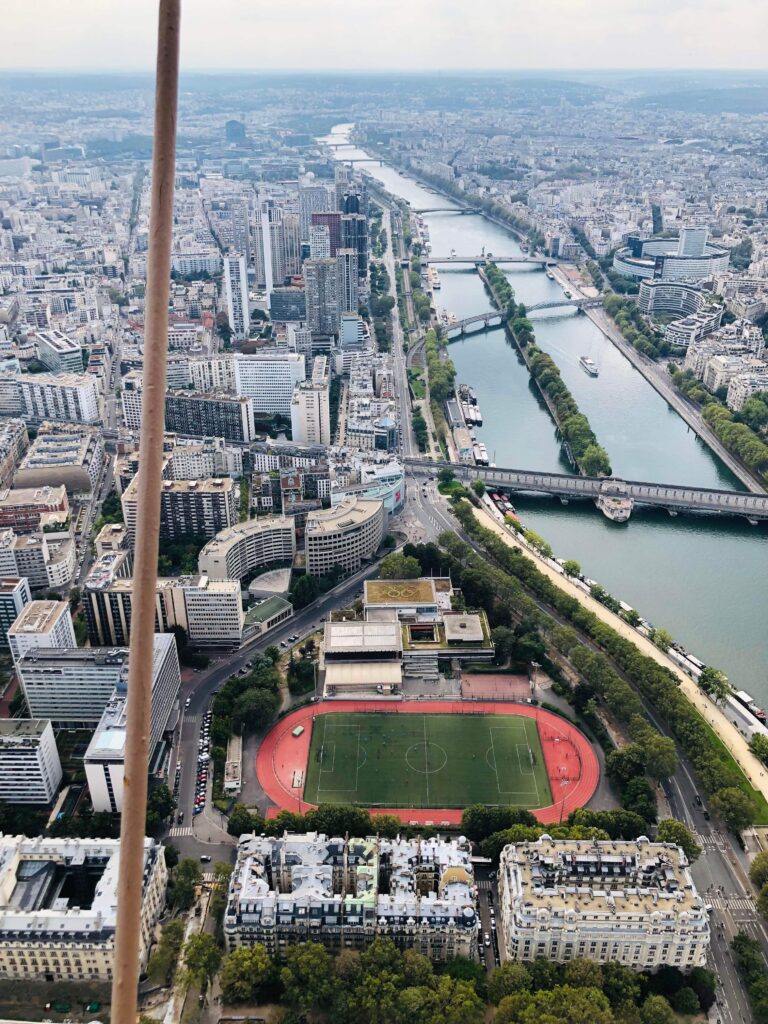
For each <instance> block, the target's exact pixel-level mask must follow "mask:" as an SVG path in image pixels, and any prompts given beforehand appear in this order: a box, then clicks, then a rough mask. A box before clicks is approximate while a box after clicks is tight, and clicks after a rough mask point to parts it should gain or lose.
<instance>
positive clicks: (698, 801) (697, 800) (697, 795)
mask: <svg viewBox="0 0 768 1024" xmlns="http://www.w3.org/2000/svg"><path fill="white" fill-rule="evenodd" d="M701 803H702V801H701V797H700V796H699V794H698V793H697V794H696V805H697V806H698V807H701Z"/></svg>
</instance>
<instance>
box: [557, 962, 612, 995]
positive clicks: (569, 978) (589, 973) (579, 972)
mask: <svg viewBox="0 0 768 1024" xmlns="http://www.w3.org/2000/svg"><path fill="white" fill-rule="evenodd" d="M563 982H564V984H566V985H573V987H574V988H596V989H600V988H602V984H603V975H602V971H601V969H600V965H599V964H597V963H595V962H594V960H587V959H586V957H583V956H579V957H575V958H574V959H573V960H571V961H570V962H569V963H567V964H566V965H565V970H564V972H563Z"/></svg>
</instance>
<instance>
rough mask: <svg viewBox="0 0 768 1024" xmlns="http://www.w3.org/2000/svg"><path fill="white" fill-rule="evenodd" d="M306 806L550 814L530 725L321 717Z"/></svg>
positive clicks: (461, 717)
mask: <svg viewBox="0 0 768 1024" xmlns="http://www.w3.org/2000/svg"><path fill="white" fill-rule="evenodd" d="M304 799H305V800H307V801H308V802H310V803H314V804H320V803H332V804H339V803H345V804H349V803H357V804H363V805H364V806H366V807H376V806H379V807H423V808H428V807H435V808H441V807H442V808H456V807H466V806H467V805H468V804H475V803H483V804H503V805H510V804H513V805H515V806H516V807H529V808H533V807H547V806H549V805H550V804H551V803H552V794H551V791H550V788H549V780H548V778H547V771H546V767H545V764H544V756H543V754H542V751H541V742H540V740H539V731H538V728H537V726H536V722H535V720H534V719H533V718H524V717H521V716H515V715H480V714H474V715H472V714H467V715H465V714H456V715H445V714H426V715H422V714H405V713H402V714H400V713H398V714H393V713H387V712H381V713H379V712H369V713H360V714H347V713H343V714H326V715H319V716H318V718H317V719H316V720H315V722H314V725H313V727H312V740H311V744H310V750H309V761H308V763H307V773H306V781H305V786H304Z"/></svg>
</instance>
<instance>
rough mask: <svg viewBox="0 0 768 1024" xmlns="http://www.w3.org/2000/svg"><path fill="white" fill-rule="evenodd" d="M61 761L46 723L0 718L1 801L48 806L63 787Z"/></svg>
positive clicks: (33, 720) (51, 731)
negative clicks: (61, 786)
mask: <svg viewBox="0 0 768 1024" xmlns="http://www.w3.org/2000/svg"><path fill="white" fill-rule="evenodd" d="M62 775H63V773H62V770H61V761H60V759H59V751H58V750H57V748H56V740H55V738H54V735H53V727H52V725H51V723H50V722H49V721H47V720H43V721H41V720H35V719H29V718H3V719H0V800H2V801H3V803H9V804H49V803H50V802H51V801H52V800H53V798H54V796H55V795H56V793H57V792H58V789H59V786H60V785H61V779H62Z"/></svg>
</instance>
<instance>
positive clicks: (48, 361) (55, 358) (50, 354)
mask: <svg viewBox="0 0 768 1024" xmlns="http://www.w3.org/2000/svg"><path fill="white" fill-rule="evenodd" d="M35 343H36V344H37V357H38V359H39V360H40V362H41V363H43V365H44V366H45V368H46V369H47V370H50V371H51V373H82V372H83V350H82V348H81V347H80V345H79V344H78V342H76V341H72V339H71V338H69V337H67V335H66V334H62V332H61V331H38V332H37V333H36V334H35Z"/></svg>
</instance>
